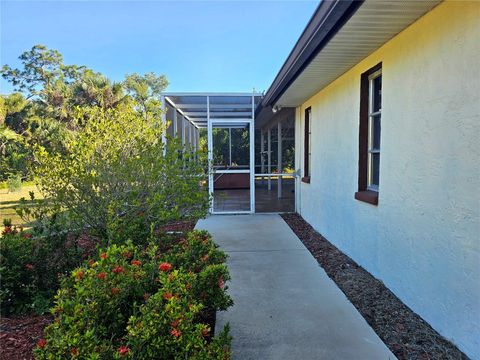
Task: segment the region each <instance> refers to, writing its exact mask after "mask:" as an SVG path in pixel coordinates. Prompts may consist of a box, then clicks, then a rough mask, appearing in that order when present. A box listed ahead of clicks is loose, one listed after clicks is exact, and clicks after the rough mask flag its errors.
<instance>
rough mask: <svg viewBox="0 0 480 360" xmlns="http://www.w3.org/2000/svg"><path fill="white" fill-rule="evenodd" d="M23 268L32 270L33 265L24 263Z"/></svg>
mask: <svg viewBox="0 0 480 360" xmlns="http://www.w3.org/2000/svg"><path fill="white" fill-rule="evenodd" d="M25 268H26V269H27V270H33V265H32V264H26V265H25Z"/></svg>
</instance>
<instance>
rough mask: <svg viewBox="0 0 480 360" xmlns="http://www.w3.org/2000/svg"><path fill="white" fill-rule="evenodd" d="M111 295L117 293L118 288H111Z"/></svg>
mask: <svg viewBox="0 0 480 360" xmlns="http://www.w3.org/2000/svg"><path fill="white" fill-rule="evenodd" d="M111 291H112V295H117V294H118V293H119V292H120V289H119V288H117V287H114V288H112V290H111Z"/></svg>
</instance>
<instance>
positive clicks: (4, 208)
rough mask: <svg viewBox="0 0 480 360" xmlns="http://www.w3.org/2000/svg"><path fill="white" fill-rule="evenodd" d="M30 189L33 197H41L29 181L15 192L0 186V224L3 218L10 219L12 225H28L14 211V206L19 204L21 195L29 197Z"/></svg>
mask: <svg viewBox="0 0 480 360" xmlns="http://www.w3.org/2000/svg"><path fill="white" fill-rule="evenodd" d="M30 191H33V192H35V198H41V196H40V192H39V191H38V189H37V187H36V186H35V185H33V184H31V183H26V184H25V185H23V186H22V187H21V189H20V190H18V191H15V192H9V191H8V188H0V225H3V220H4V219H11V220H12V224H13V225H17V226H19V225H23V226H27V227H28V224H26V223H24V221H23V220H22V219H21V218H20V216H18V215H17V213H16V212H15V207H16V206H18V205H19V204H20V199H21V198H22V197H24V198H25V199H29V198H30V195H29V192H30Z"/></svg>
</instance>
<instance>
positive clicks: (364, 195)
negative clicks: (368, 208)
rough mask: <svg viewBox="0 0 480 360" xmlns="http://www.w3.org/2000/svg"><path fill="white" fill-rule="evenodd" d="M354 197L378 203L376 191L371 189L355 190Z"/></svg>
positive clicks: (370, 202)
mask: <svg viewBox="0 0 480 360" xmlns="http://www.w3.org/2000/svg"><path fill="white" fill-rule="evenodd" d="M355 199H357V200H360V201H363V202H366V203H369V204H372V205H378V192H377V191H372V190H365V191H357V192H356V193H355Z"/></svg>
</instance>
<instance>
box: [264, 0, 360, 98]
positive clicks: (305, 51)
mask: <svg viewBox="0 0 480 360" xmlns="http://www.w3.org/2000/svg"><path fill="white" fill-rule="evenodd" d="M362 3H363V0H323V1H322V2H321V3H320V4H319V5H318V7H317V9H316V10H315V13H314V14H313V16H312V18H311V19H310V21H309V22H308V24H307V26H306V27H305V29H304V30H303V32H302V35H301V36H300V38H299V39H298V40H297V43H296V44H295V46H294V47H293V49H292V51H291V52H290V54H289V55H288V57H287V59H286V60H285V62H284V64H283V65H282V67H281V69H280V71H279V72H278V74H277V76H276V77H275V79H274V80H273V82H272V85H270V87H269V89H268V90H267V92H266V94H265V96H264V98H263V101H262V103H261V104H262V106H263V107H266V106H273V105H275V103H276V102H277V101H278V99H279V98H280V97H281V96H282V95H283V93H284V92H285V91H286V90H287V89H288V87H289V86H290V85H291V84H292V83H293V82H294V81H295V79H296V78H297V77H298V76H299V75H300V74H301V72H302V71H303V70H304V69H305V68H306V67H307V66H308V64H310V62H311V61H312V60H313V58H314V57H315V56H316V55H317V54H318V53H319V52H320V51H321V50H322V49H323V47H324V46H325V45H326V44H327V43H328V41H329V40H330V39H331V38H332V37H333V36H334V35H335V34H336V33H337V32H338V30H340V28H341V27H342V26H343V25H344V24H345V23H346V22H347V20H348V19H350V17H351V16H352V15H353V14H354V13H355V12H356V11H357V10H358V8H359V7H360V5H362Z"/></svg>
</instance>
